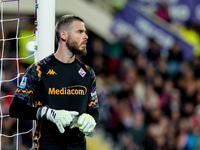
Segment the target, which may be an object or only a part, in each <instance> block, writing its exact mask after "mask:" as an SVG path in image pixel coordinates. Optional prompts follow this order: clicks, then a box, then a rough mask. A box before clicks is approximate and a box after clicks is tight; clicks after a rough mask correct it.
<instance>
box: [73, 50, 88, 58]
mask: <svg viewBox="0 0 200 150" xmlns="http://www.w3.org/2000/svg"><path fill="white" fill-rule="evenodd" d="M72 53H73V54H74V55H81V56H84V55H86V54H87V50H86V49H80V50H73V51H72Z"/></svg>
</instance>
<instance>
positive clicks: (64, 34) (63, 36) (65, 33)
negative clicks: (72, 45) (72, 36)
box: [60, 30, 68, 41]
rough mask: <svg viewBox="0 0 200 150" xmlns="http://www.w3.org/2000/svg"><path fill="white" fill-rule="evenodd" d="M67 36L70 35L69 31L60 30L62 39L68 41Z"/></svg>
mask: <svg viewBox="0 0 200 150" xmlns="http://www.w3.org/2000/svg"><path fill="white" fill-rule="evenodd" d="M67 37H68V33H67V32H66V31H64V30H62V31H60V39H61V40H62V41H66V40H67Z"/></svg>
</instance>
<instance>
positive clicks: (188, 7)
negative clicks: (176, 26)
mask: <svg viewBox="0 0 200 150" xmlns="http://www.w3.org/2000/svg"><path fill="white" fill-rule="evenodd" d="M163 1H164V2H166V3H167V5H168V9H169V14H170V17H171V18H172V20H174V21H175V20H177V21H183V22H186V21H187V22H188V21H190V22H191V23H200V0H134V2H137V3H138V4H142V5H146V6H148V7H149V8H150V7H157V5H158V4H159V3H160V2H163Z"/></svg>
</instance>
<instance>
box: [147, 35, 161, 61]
mask: <svg viewBox="0 0 200 150" xmlns="http://www.w3.org/2000/svg"><path fill="white" fill-rule="evenodd" d="M146 55H147V58H148V60H149V61H152V62H154V63H155V64H156V61H158V59H159V58H160V57H161V48H160V45H159V44H158V43H157V41H156V40H155V39H154V38H150V39H149V47H148V49H147V51H146Z"/></svg>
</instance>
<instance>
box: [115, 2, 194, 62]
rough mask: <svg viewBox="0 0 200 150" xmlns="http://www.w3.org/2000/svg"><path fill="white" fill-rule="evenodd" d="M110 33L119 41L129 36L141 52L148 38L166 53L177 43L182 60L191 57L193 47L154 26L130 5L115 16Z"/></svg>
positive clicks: (153, 23)
mask: <svg viewBox="0 0 200 150" xmlns="http://www.w3.org/2000/svg"><path fill="white" fill-rule="evenodd" d="M111 32H112V33H114V34H115V35H117V36H118V37H119V38H120V39H123V38H125V37H126V36H127V35H129V36H131V38H132V41H133V44H134V45H135V46H137V47H138V48H139V49H140V50H141V51H145V50H146V49H147V47H148V43H149V38H155V39H156V40H157V42H158V43H159V44H160V46H161V48H162V50H163V51H164V52H166V53H167V51H168V50H169V49H170V48H171V47H172V45H173V44H174V42H175V41H178V42H179V44H180V46H181V48H182V52H183V57H184V59H186V60H187V59H190V58H191V57H192V56H193V46H191V45H190V44H189V43H187V42H186V41H184V40H183V39H182V38H181V37H180V36H179V35H177V34H176V33H172V32H170V31H168V30H167V29H165V28H164V27H162V26H160V25H158V24H156V23H155V22H153V21H152V20H150V19H149V18H147V17H146V16H144V15H143V14H142V13H141V12H139V11H138V10H136V9H135V8H134V7H132V6H131V5H130V4H127V5H126V6H125V7H124V9H122V10H120V11H119V12H118V13H117V14H116V15H115V19H114V21H113V24H112V25H111Z"/></svg>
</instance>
